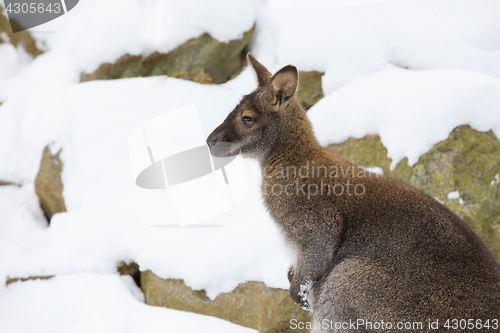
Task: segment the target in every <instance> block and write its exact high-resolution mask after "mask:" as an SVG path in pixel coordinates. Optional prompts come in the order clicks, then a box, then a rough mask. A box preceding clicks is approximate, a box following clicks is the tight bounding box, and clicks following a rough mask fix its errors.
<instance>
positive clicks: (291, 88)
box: [271, 65, 299, 104]
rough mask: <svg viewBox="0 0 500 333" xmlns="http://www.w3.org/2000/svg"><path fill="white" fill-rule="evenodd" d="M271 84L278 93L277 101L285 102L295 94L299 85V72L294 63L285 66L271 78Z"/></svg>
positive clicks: (278, 102) (279, 102)
mask: <svg viewBox="0 0 500 333" xmlns="http://www.w3.org/2000/svg"><path fill="white" fill-rule="evenodd" d="M271 84H272V86H273V89H274V94H275V95H276V103H277V104H282V103H284V102H285V101H287V100H288V99H289V98H290V97H292V96H293V95H295V93H296V92H297V88H298V87H299V73H298V72H297V68H296V67H295V66H292V65H288V66H285V67H283V68H282V69H280V70H279V71H278V72H277V73H276V74H274V76H273V77H272V78H271Z"/></svg>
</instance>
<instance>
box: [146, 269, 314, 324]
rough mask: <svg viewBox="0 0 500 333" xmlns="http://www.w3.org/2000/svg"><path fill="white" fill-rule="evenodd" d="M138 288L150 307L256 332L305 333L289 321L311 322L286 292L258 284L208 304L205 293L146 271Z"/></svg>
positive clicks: (180, 281)
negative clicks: (293, 328)
mask: <svg viewBox="0 0 500 333" xmlns="http://www.w3.org/2000/svg"><path fill="white" fill-rule="evenodd" d="M141 288H142V290H143V292H144V296H145V299H146V303H147V304H149V305H156V306H162V307H167V308H170V309H176V310H181V311H188V312H194V313H199V314H203V315H208V316H214V317H217V318H221V319H224V320H228V321H230V322H232V323H235V324H238V325H242V326H246V327H250V328H254V329H256V330H258V331H259V332H266V333H278V332H283V333H284V332H307V330H292V329H291V328H290V320H292V319H297V320H298V321H303V322H306V321H309V320H310V319H309V313H308V312H306V311H304V310H302V309H301V308H300V307H299V306H297V305H296V304H295V303H294V302H293V301H292V300H291V298H290V296H289V295H288V291H286V290H282V289H275V288H269V287H267V286H266V285H264V284H263V283H261V282H247V283H243V284H240V285H239V286H238V287H237V288H236V289H234V290H233V291H231V292H229V293H223V294H220V295H219V296H217V298H216V299H215V300H213V301H211V300H210V299H209V298H208V297H207V296H206V294H205V291H204V290H193V289H191V288H189V287H188V286H186V285H185V284H184V282H183V281H182V280H175V279H161V278H159V277H158V276H156V275H155V274H154V273H152V272H151V271H145V272H141Z"/></svg>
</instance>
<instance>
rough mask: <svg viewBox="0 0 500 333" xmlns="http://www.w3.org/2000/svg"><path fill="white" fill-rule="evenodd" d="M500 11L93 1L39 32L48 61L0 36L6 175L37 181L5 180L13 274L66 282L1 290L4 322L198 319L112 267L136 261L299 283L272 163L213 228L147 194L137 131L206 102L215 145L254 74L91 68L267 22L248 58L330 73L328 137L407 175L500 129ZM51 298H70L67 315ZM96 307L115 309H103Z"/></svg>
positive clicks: (225, 37) (2, 210)
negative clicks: (206, 77) (460, 141)
mask: <svg viewBox="0 0 500 333" xmlns="http://www.w3.org/2000/svg"><path fill="white" fill-rule="evenodd" d="M118 7H119V8H120V15H110V13H113V12H114V11H115V10H116V8H118ZM498 12H500V3H499V2H498V1H493V0H478V1H474V2H471V1H465V0H455V1H451V0H433V1H430V0H420V1H414V0H404V1H401V0H398V1H395V0H394V1H388V0H355V1H354V0H351V1H347V0H335V1H326V0H314V1H307V2H306V1H303V0H293V1H284V0H270V1H267V2H264V1H258V0H255V1H252V0H240V1H238V2H234V1H229V0H217V1H211V2H205V1H201V0H189V1H182V2H178V1H177V2H175V1H159V0H122V1H118V0H109V1H106V2H98V1H97V0H87V1H82V2H80V3H79V4H78V5H77V6H76V7H75V8H74V9H73V10H71V11H70V12H69V13H68V14H65V15H64V16H62V17H60V18H59V19H57V20H54V21H51V22H49V23H47V24H45V25H42V26H39V27H36V28H34V29H32V32H33V35H34V36H35V38H37V43H39V44H41V43H42V42H43V43H45V47H44V49H45V50H46V52H45V53H44V54H42V55H40V56H38V57H37V58H35V59H33V60H29V59H26V58H23V57H24V55H23V52H24V51H23V50H22V49H15V48H13V47H12V46H9V45H10V44H0V101H1V102H3V104H2V105H1V106H0V161H1V163H0V180H7V181H12V182H16V183H20V184H22V186H21V187H16V186H0V230H1V232H0V253H2V255H1V256H0V279H6V278H7V277H28V276H40V275H56V277H55V278H54V279H52V280H48V281H29V282H24V283H15V284H13V285H11V286H9V287H7V288H4V287H0V289H2V288H4V290H3V291H2V290H0V292H3V295H2V296H1V297H0V316H2V315H3V316H5V318H7V319H8V321H4V320H0V325H4V326H3V328H5V327H7V326H5V325H11V326H9V327H10V328H12V327H15V326H17V325H20V327H21V328H23V329H25V330H26V331H32V330H33V329H32V327H31V326H29V325H31V324H30V323H29V321H23V322H21V321H20V320H21V319H20V318H21V317H22V316H27V314H28V313H30V312H29V311H28V310H32V313H33V316H34V317H33V318H34V319H37V320H39V323H40V322H41V323H46V324H47V325H49V327H54V330H56V329H57V330H63V329H67V330H69V327H72V328H74V327H75V326H71V320H72V318H74V319H75V321H76V322H81V323H82V325H81V327H86V328H96V327H97V326H96V327H94V326H92V325H93V324H92V321H91V320H90V319H88V320H87V319H86V318H87V317H88V318H92V319H93V320H101V321H103V326H98V327H105V328H109V329H110V330H111V331H123V330H125V328H126V327H127V325H124V326H115V325H122V324H117V323H129V324H130V325H131V327H139V326H138V325H139V324H138V323H139V322H141V320H142V319H141V318H142V317H141V316H144V318H146V319H148V318H149V320H146V319H144V321H143V322H146V321H148V323H149V322H154V321H157V322H160V323H165V324H164V325H170V324H169V323H170V322H171V325H177V324H178V323H179V322H177V321H174V320H173V318H174V317H175V318H177V317H178V316H183V315H181V314H180V313H179V312H170V311H168V310H165V309H152V310H144V307H145V306H144V305H143V304H141V303H140V302H139V301H138V300H137V298H134V296H132V293H133V290H134V289H133V285H132V284H131V281H130V279H129V280H128V281H127V280H126V279H125V280H123V279H120V278H118V277H117V276H115V275H113V273H115V272H116V264H117V262H119V261H122V260H124V261H127V262H131V261H135V262H137V263H138V264H139V266H140V269H141V270H147V269H151V270H152V271H153V272H154V273H155V274H157V275H159V276H160V277H163V278H179V279H184V281H185V282H186V284H187V285H188V286H189V287H191V288H193V289H205V290H206V292H207V296H208V297H210V298H211V299H214V298H215V297H216V296H217V295H218V294H219V293H221V292H229V291H231V290H233V289H234V288H235V287H236V286H237V285H238V284H239V283H242V282H245V281H250V280H252V281H263V282H264V283H266V284H267V285H268V286H270V287H276V288H285V289H286V288H288V286H289V284H288V281H287V278H286V276H287V274H286V272H287V269H288V267H289V265H290V263H292V261H293V259H292V258H291V257H290V256H289V255H288V254H287V252H286V250H285V247H284V244H283V242H282V239H281V237H280V234H279V231H278V229H277V227H276V226H275V225H274V223H273V222H272V221H271V219H270V217H269V216H268V213H267V212H266V211H265V208H264V206H263V204H262V200H261V198H260V171H259V168H258V166H257V164H256V163H255V162H253V161H245V165H246V168H247V171H248V174H247V175H248V177H247V178H248V180H249V194H248V197H247V198H246V199H245V200H244V202H243V203H241V204H239V205H237V207H236V208H235V209H233V210H231V211H228V212H226V213H224V214H222V215H220V216H218V217H215V218H212V219H210V220H208V221H205V222H204V223H205V227H204V228H180V227H177V225H178V224H179V223H178V221H177V220H176V216H175V212H174V209H173V207H174V206H173V202H172V198H171V197H170V196H169V195H168V193H167V192H166V191H154V190H144V189H141V188H138V187H137V186H135V183H134V177H133V170H132V166H131V164H130V156H129V152H128V136H129V134H130V132H131V131H132V130H133V129H134V128H136V127H138V126H140V125H141V124H143V123H144V122H146V121H148V120H150V119H153V118H155V117H157V116H160V115H162V114H164V113H166V112H168V111H172V110H175V109H178V108H181V107H185V106H188V105H195V106H196V107H197V109H198V111H199V116H200V119H201V124H202V128H203V132H204V135H205V136H206V135H208V134H209V133H210V132H211V131H212V130H213V128H215V127H216V126H217V125H218V124H219V123H220V122H221V121H222V120H223V119H224V118H225V116H226V115H227V113H228V112H230V111H231V110H232V108H233V107H234V106H235V105H236V104H237V103H238V101H239V100H240V98H241V97H242V95H243V94H246V93H248V92H251V91H252V90H253V89H254V88H255V80H254V78H253V74H252V73H251V71H250V70H249V69H248V68H247V69H245V70H244V71H243V72H242V73H241V74H240V75H239V76H238V77H236V78H235V79H233V80H231V81H229V82H227V83H225V84H223V85H218V86H216V85H201V84H197V83H193V82H189V81H184V80H180V79H174V78H167V77H152V78H134V79H123V80H114V81H95V82H86V83H79V78H80V74H81V72H87V73H89V72H92V71H93V70H95V69H96V68H97V67H98V66H99V65H100V64H102V63H105V62H113V61H115V60H116V59H118V58H119V57H121V56H122V55H124V54H127V53H128V54H141V55H148V54H150V53H152V52H155V51H158V52H168V51H170V50H172V49H174V48H175V47H177V46H178V45H180V44H182V43H183V42H185V41H186V40H188V39H189V38H194V37H197V36H199V35H200V34H202V33H203V32H208V33H210V34H211V35H212V36H214V37H215V38H217V39H219V40H221V41H224V42H227V41H229V40H231V39H235V38H240V37H241V36H242V34H243V33H244V32H245V31H247V30H248V29H250V28H251V27H252V25H253V24H254V22H256V32H255V36H254V39H253V41H252V42H251V45H250V47H249V49H250V50H251V51H252V53H253V54H254V55H255V56H256V57H257V59H259V60H260V61H261V62H262V63H263V64H264V65H266V66H267V67H268V68H269V69H270V70H273V71H274V70H277V69H279V68H280V67H281V66H283V65H286V64H289V63H291V64H294V65H296V66H297V67H298V69H299V70H301V71H307V70H317V71H324V72H325V75H324V76H323V79H322V86H323V90H324V92H325V97H324V98H323V99H322V100H321V101H320V102H319V103H317V104H316V105H315V106H313V107H312V108H311V109H310V110H309V111H308V114H309V117H310V119H311V121H312V124H313V127H314V131H315V133H316V134H317V136H318V139H319V141H320V142H321V143H322V144H323V145H327V144H330V143H337V142H341V141H344V140H345V139H347V138H349V137H355V138H361V137H363V136H365V135H367V134H378V135H380V137H381V140H382V143H383V144H384V146H385V147H386V148H387V149H388V155H389V157H390V158H391V159H392V165H391V167H394V166H395V165H396V164H397V163H398V162H400V161H401V160H403V159H404V158H408V162H409V164H410V165H413V164H414V163H416V162H417V161H418V159H419V157H420V156H422V154H425V153H426V152H427V151H428V150H429V149H430V148H432V147H433V145H435V144H436V143H438V142H439V141H441V140H444V139H446V138H447V137H448V136H449V134H450V132H451V131H452V130H453V128H455V127H456V126H459V125H470V126H471V127H472V128H474V129H476V130H479V131H489V130H492V131H493V133H495V134H496V135H497V136H500V111H499V110H500V81H499V79H500V39H498V37H497V36H499V34H500V20H498V15H497V13H498ZM46 145H49V146H50V148H51V150H52V151H53V152H54V153H55V152H57V151H59V149H62V152H61V159H62V161H63V164H64V169H63V173H62V180H63V183H64V192H63V195H64V198H65V200H66V206H67V209H68V212H67V213H61V214H56V215H55V216H54V217H53V219H52V221H51V224H50V226H47V224H46V221H45V220H44V217H43V214H42V212H41V210H40V208H39V205H38V202H37V198H36V195H35V193H34V186H33V183H34V179H35V176H36V174H37V171H38V166H39V162H40V158H41V154H42V151H43V148H44V147H45V146H46ZM370 171H371V172H375V173H379V172H380V170H378V169H370ZM495 181H496V183H498V175H497V177H496V180H495ZM452 193H454V192H452ZM452 197H453V195H452ZM449 199H450V198H449ZM454 199H460V198H459V193H458V192H457V194H456V198H454ZM186 204H187V205H189V203H186ZM193 209H196V207H193ZM127 286H128V287H127ZM131 290H132V291H131ZM68 291H71V293H74V295H73V297H72V298H71V299H72V300H74V299H82V302H70V301H69V299H68V298H67V297H70V296H69V293H68ZM87 293H88V295H87ZM134 293H135V295H136V297H138V298H139V299H140V298H141V297H140V294H138V293H137V290H135V292H134ZM52 294H53V295H57V297H56V298H54V299H53V300H52V298H51V296H50V295H52ZM67 294H68V295H67ZM105 295H107V296H105ZM108 296H109V297H108ZM115 298H116V300H117V301H116V302H115V301H114V299H115ZM44 300H45V301H47V300H51V302H52V301H53V302H60V303H58V305H57V306H58V307H55V308H54V311H53V312H50V307H49V306H47V305H46V304H45V303H42V302H43V301H44ZM101 301H102V302H104V303H103V304H108V305H109V306H108V308H109V309H108V310H106V309H103V307H101V306H100V305H99V304H100V303H99V302H101ZM106 302H108V303H106ZM31 303H32V304H33V305H30V304H31ZM87 303H88V304H87ZM121 303H123V306H122V304H121ZM23 307H25V308H23ZM93 307H94V308H95V309H103V310H102V311H103V315H102V316H101V317H98V318H97V317H92V316H99V313H98V311H95V310H92V311H93V312H96V313H93V314H92V316H91V314H90V312H92V311H91V310H90V309H92V308H93ZM129 307H130V309H133V311H132V310H125V308H127V309H128V308H129ZM61 309H62V310H63V313H65V316H64V317H62V318H63V319H64V321H62V320H61V319H60V318H59V317H57V316H56V315H57V311H56V310H59V313H61ZM118 309H120V311H118ZM122 310H123V311H122ZM43 311H45V312H43ZM106 311H107V312H106ZM136 311H137V313H138V314H137V315H136V314H135V312H136ZM153 312H154V313H153ZM85 314H86V315H87V316H85ZM104 314H106V315H104ZM139 314H140V315H139ZM89 316H90V317H89ZM160 317H161V318H164V319H161V318H160ZM44 318H45V319H44ZM170 319H172V320H170ZM200 320H201V319H200ZM59 321H60V322H59ZM33 322H35V323H36V320H33ZM200 322H201V321H200ZM176 323H177V324H176ZM50 325H52V326H50ZM54 325H61V326H60V327H59V326H54ZM65 325H66V326H65ZM134 325H136V326H134ZM141 325H142V324H141ZM162 325H163V324H162ZM207 325H208V324H207ZM216 325H219V324H214V326H213V327H214V329H215V327H216ZM221 325H222V324H221ZM76 326H78V325H76ZM33 327H34V326H33ZM37 327H39V326H37ZM161 327H162V326H161V325H156V326H154V327H151V329H152V330H159V329H160V328H161ZM165 327H173V326H163V328H165ZM207 327H208V326H207ZM210 327H211V326H210ZM1 328H2V327H1V326H0V330H1ZM173 329H176V328H173ZM186 329H187V328H186ZM87 330H88V329H87ZM207 330H208V331H209V329H208V328H207ZM165 331H167V329H165ZM177 331H179V332H180V330H177ZM219 331H223V329H220V330H219Z"/></svg>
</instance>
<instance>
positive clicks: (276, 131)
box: [207, 53, 306, 161]
mask: <svg viewBox="0 0 500 333" xmlns="http://www.w3.org/2000/svg"><path fill="white" fill-rule="evenodd" d="M247 58H248V62H249V64H250V66H251V67H252V68H253V70H254V72H255V75H256V77H257V81H258V87H257V89H255V91H253V92H252V93H250V94H248V95H246V96H244V97H243V98H242V100H241V102H240V103H239V104H238V105H237V106H236V107H235V108H234V110H233V111H232V112H231V113H230V114H229V115H228V116H227V118H226V120H224V122H223V123H222V124H221V125H220V126H219V127H217V128H216V129H215V130H214V131H213V132H212V134H210V135H209V137H208V138H207V144H208V146H209V147H210V151H211V153H212V155H213V156H216V157H228V156H233V155H237V154H239V153H241V154H242V155H243V156H245V157H253V158H256V159H258V160H260V161H262V160H264V159H265V158H266V157H267V155H268V154H269V152H270V151H271V150H272V149H273V147H275V146H276V145H277V144H279V142H280V138H282V137H283V135H282V133H283V132H290V131H293V130H294V128H295V127H297V125H298V122H300V121H299V120H300V119H305V118H306V115H305V112H306V111H305V109H304V108H303V107H302V105H301V104H300V102H299V101H298V100H297V99H296V98H295V94H296V92H297V89H298V86H299V77H298V72H297V68H296V67H295V66H291V65H288V66H285V67H283V68H282V69H280V70H279V71H278V72H276V73H275V74H274V75H271V73H269V71H268V70H267V69H266V68H265V67H264V66H263V65H262V64H260V63H259V62H258V61H257V60H256V59H255V58H254V57H253V56H252V54H250V53H248V56H247ZM288 137H289V136H288Z"/></svg>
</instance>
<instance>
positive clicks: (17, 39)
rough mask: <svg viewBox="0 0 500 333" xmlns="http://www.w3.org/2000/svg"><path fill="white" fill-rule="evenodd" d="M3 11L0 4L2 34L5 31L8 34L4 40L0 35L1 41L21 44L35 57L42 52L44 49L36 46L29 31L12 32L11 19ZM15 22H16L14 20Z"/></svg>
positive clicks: (15, 44)
mask: <svg viewBox="0 0 500 333" xmlns="http://www.w3.org/2000/svg"><path fill="white" fill-rule="evenodd" d="M3 11H4V8H3V7H2V6H0V34H1V33H2V32H5V33H6V34H7V36H8V40H3V39H2V37H1V36H0V43H11V44H12V45H14V46H15V47H17V46H18V45H19V44H21V45H22V46H24V49H25V50H26V52H28V53H29V54H31V55H32V56H33V57H36V56H38V55H40V54H42V51H41V50H39V49H38V48H37V47H36V42H35V40H34V39H33V37H31V35H30V33H29V32H28V31H25V30H24V31H20V32H16V33H13V32H12V28H11V27H10V23H9V20H8V19H7V18H6V17H5V16H4V13H3ZM13 24H16V23H15V22H14V23H13Z"/></svg>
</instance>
